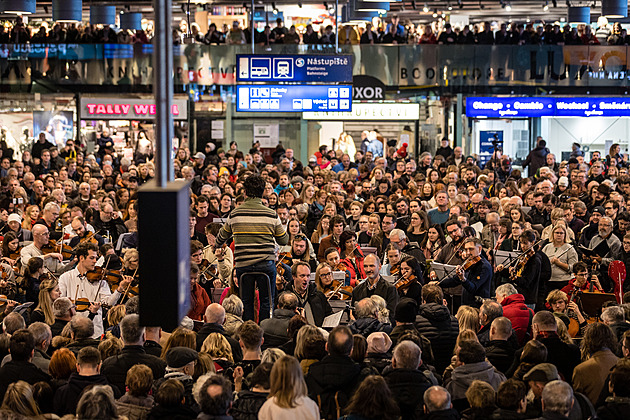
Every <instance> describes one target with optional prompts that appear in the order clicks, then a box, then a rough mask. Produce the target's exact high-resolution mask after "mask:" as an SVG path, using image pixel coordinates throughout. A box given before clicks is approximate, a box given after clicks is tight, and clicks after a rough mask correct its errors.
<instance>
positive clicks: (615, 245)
mask: <svg viewBox="0 0 630 420" xmlns="http://www.w3.org/2000/svg"><path fill="white" fill-rule="evenodd" d="M597 228H598V233H597V235H595V236H594V237H593V238H592V239H591V241H590V242H589V244H588V247H589V248H590V249H596V248H597V249H598V250H600V251H599V252H597V253H596V255H593V256H592V257H591V260H593V261H596V262H597V263H598V264H601V265H600V273H601V274H605V273H607V272H608V264H610V262H611V261H612V260H614V259H616V258H618V257H619V255H620V252H621V241H620V240H619V238H617V237H616V236H615V235H614V234H613V221H612V219H611V218H610V217H607V216H604V217H601V218H600V219H599V224H598V226H597ZM604 242H605V243H604ZM599 277H600V279H601V282H602V286H603V287H604V290H611V289H612V284H611V283H610V279H609V278H608V276H605V275H600V276H599Z"/></svg>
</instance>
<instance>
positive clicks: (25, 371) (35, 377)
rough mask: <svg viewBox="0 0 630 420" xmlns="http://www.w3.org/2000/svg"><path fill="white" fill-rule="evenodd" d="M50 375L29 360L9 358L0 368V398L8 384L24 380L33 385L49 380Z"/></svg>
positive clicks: (2, 397)
mask: <svg viewBox="0 0 630 420" xmlns="http://www.w3.org/2000/svg"><path fill="white" fill-rule="evenodd" d="M50 380H51V378H50V375H48V374H47V373H44V372H43V371H42V370H41V369H40V368H38V367H37V366H35V365H34V364H32V363H30V362H16V361H15V360H11V361H10V362H7V363H5V365H4V366H2V367H1V368H0V399H4V394H5V392H7V388H8V387H9V384H11V383H12V382H17V381H25V382H28V383H29V384H31V385H33V384H36V383H37V382H40V381H44V382H50Z"/></svg>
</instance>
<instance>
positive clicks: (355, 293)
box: [352, 277, 398, 324]
mask: <svg viewBox="0 0 630 420" xmlns="http://www.w3.org/2000/svg"><path fill="white" fill-rule="evenodd" d="M372 295H379V296H380V297H382V298H383V299H385V301H386V302H387V309H388V310H389V318H390V319H391V322H392V324H393V323H394V315H395V313H396V305H398V290H397V289H396V288H395V287H394V285H392V284H389V283H388V282H387V281H386V280H385V279H383V278H382V277H381V278H379V280H378V283H377V284H376V287H375V288H374V290H370V289H368V281H367V280H366V281H364V282H362V283H360V284H359V285H358V286H357V287H355V288H354V289H353V290H352V305H353V306H354V304H355V303H356V302H358V301H360V300H361V299H365V298H367V297H371V296H372Z"/></svg>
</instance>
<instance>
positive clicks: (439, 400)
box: [424, 386, 451, 413]
mask: <svg viewBox="0 0 630 420" xmlns="http://www.w3.org/2000/svg"><path fill="white" fill-rule="evenodd" d="M449 408H451V394H449V393H448V391H447V390H446V388H442V387H441V386H432V387H431V388H429V389H427V390H426V391H425V393H424V409H425V411H426V412H428V413H432V412H434V411H442V410H448V409H449Z"/></svg>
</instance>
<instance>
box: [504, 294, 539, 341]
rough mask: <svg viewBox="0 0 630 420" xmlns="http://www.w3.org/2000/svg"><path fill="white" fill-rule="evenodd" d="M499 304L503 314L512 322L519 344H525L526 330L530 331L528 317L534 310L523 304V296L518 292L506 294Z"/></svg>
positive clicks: (530, 316)
mask: <svg viewBox="0 0 630 420" xmlns="http://www.w3.org/2000/svg"><path fill="white" fill-rule="evenodd" d="M501 306H503V316H504V317H506V318H508V319H509V320H510V321H511V322H512V328H514V331H516V337H517V338H518V342H519V344H520V345H523V344H525V341H526V335H527V332H528V331H530V332H531V322H530V319H531V318H532V317H533V316H534V311H532V310H531V309H530V308H528V307H527V306H526V305H525V297H524V296H523V295H521V294H519V293H517V294H514V295H510V296H507V297H506V298H505V299H503V302H501Z"/></svg>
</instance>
